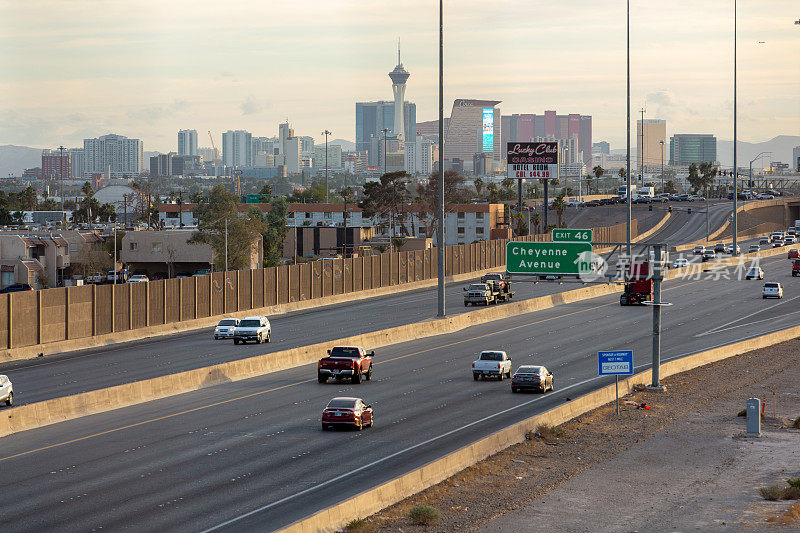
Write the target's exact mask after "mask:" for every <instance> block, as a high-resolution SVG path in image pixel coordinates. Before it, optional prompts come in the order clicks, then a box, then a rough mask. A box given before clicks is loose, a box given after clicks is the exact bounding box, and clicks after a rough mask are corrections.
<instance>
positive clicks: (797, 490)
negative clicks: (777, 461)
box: [783, 486, 800, 500]
mask: <svg viewBox="0 0 800 533" xmlns="http://www.w3.org/2000/svg"><path fill="white" fill-rule="evenodd" d="M783 499H784V500H800V487H795V486H792V487H786V488H785V489H783Z"/></svg>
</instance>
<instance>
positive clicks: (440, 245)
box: [436, 0, 445, 317]
mask: <svg viewBox="0 0 800 533" xmlns="http://www.w3.org/2000/svg"><path fill="white" fill-rule="evenodd" d="M443 4H444V0H439V202H438V203H439V205H438V206H436V207H437V209H436V210H437V211H438V212H439V228H438V229H439V232H438V233H439V237H438V239H437V241H438V242H437V249H436V251H437V257H438V272H437V291H436V293H437V302H438V308H439V312H438V316H441V317H443V316H445V307H444V172H445V169H444V5H443Z"/></svg>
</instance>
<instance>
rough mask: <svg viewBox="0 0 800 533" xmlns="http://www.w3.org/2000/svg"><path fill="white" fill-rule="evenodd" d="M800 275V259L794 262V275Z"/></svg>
mask: <svg viewBox="0 0 800 533" xmlns="http://www.w3.org/2000/svg"><path fill="white" fill-rule="evenodd" d="M796 276H800V259H795V260H794V261H793V262H792V277H796Z"/></svg>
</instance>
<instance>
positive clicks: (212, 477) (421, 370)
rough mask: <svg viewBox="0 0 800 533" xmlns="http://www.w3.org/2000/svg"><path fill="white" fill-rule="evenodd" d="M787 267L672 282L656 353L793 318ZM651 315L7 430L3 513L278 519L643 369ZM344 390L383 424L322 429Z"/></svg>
mask: <svg viewBox="0 0 800 533" xmlns="http://www.w3.org/2000/svg"><path fill="white" fill-rule="evenodd" d="M788 265H789V261H787V260H786V259H784V258H775V259H767V260H764V261H762V266H763V267H764V269H765V271H766V272H767V279H768V280H777V281H781V282H783V283H784V284H785V291H786V297H785V299H784V300H762V299H761V297H760V288H761V285H762V284H761V283H760V282H758V281H738V280H727V279H724V278H721V279H719V280H684V281H680V282H677V283H674V284H672V285H671V286H670V287H668V288H667V289H666V290H665V292H664V299H665V300H667V301H669V302H672V303H673V304H674V306H673V307H670V308H667V309H665V311H664V314H663V324H664V330H663V336H662V344H663V353H662V358H663V359H664V360H667V359H670V358H672V357H677V356H681V355H684V354H687V353H691V352H694V351H698V350H702V349H707V348H710V347H714V346H718V345H721V344H725V343H729V342H735V341H738V340H741V339H744V338H748V337H750V336H754V335H758V334H763V333H766V332H769V331H774V330H777V329H781V328H784V327H789V326H793V325H797V324H798V322H800V311H796V310H795V309H796V308H797V307H796V303H797V301H798V299H800V280H799V279H798V278H791V276H790V274H789V270H788ZM651 317H652V314H651V313H650V311H649V308H646V307H644V308H643V307H620V306H619V305H618V303H617V297H616V296H615V295H610V296H606V297H601V298H596V299H593V300H587V301H582V302H576V303H573V304H567V305H562V306H559V307H557V308H552V309H548V310H545V311H540V312H537V313H531V314H526V315H521V316H517V317H514V318H509V319H504V320H499V321H496V322H494V323H491V324H482V325H478V326H474V327H472V328H468V329H467V330H464V331H461V332H458V333H456V334H451V335H446V336H440V337H433V338H427V339H420V340H417V341H413V342H407V343H402V344H397V345H394V346H391V347H386V348H384V349H382V350H380V351H379V352H378V354H377V364H376V371H375V378H374V379H373V381H371V382H364V383H362V384H361V385H351V384H349V383H336V384H334V383H332V384H327V385H320V384H317V383H316V380H315V369H314V366H313V365H306V366H304V367H300V368H295V369H290V370H286V371H282V372H277V373H273V374H268V375H265V376H260V377H258V378H253V379H250V380H246V381H240V382H235V383H229V384H225V385H220V386H215V387H210V388H208V389H203V390H199V391H195V392H192V393H188V394H183V395H180V396H175V397H171V398H167V399H165V400H160V401H156V402H148V403H146V404H142V405H139V406H135V407H131V408H125V409H119V410H116V411H112V412H108V413H102V414H99V415H94V416H90V417H84V418H81V419H77V420H73V421H70V422H66V423H62V424H57V425H53V426H48V427H45V428H40V429H37V430H32V431H27V432H24V433H20V434H16V435H11V436H9V437H5V438H3V439H0V449H2V450H3V451H2V454H0V468H1V469H2V471H3V472H4V475H3V476H2V477H0V491H1V492H2V493H3V495H4V505H3V506H2V508H0V520H2V521H3V522H4V523H12V524H14V526H15V527H14V529H15V530H18V531H40V530H43V529H47V530H56V529H57V530H60V531H87V530H99V529H100V528H102V529H106V530H107V529H114V530H116V529H122V528H123V527H128V528H130V529H134V530H136V531H156V530H159V531H163V530H176V531H177V530H181V531H185V530H204V529H206V528H208V527H209V526H212V525H215V524H225V523H227V522H228V521H230V520H236V519H237V518H238V517H242V516H244V518H242V519H241V520H237V521H235V522H231V523H228V524H227V525H226V526H225V527H223V528H222V530H226V531H264V530H271V529H274V528H276V527H279V526H280V525H284V524H287V523H289V522H291V521H293V520H295V519H297V518H300V517H302V516H305V515H307V514H310V513H312V512H313V511H315V510H317V509H320V508H323V507H325V506H327V505H330V504H332V503H335V502H336V501H340V500H341V499H343V498H345V497H347V496H349V495H352V494H355V493H358V492H360V491H362V490H364V489H366V488H368V487H371V486H374V485H375V484H377V483H380V482H382V481H385V480H387V479H390V478H391V477H393V476H395V475H398V474H401V473H403V472H407V471H408V470H410V469H412V468H414V467H416V466H419V465H421V464H424V463H425V462H427V461H429V460H431V459H433V458H436V457H439V456H441V455H442V454H444V453H447V452H449V451H452V450H455V449H457V448H459V447H460V446H463V445H464V444H465V443H467V442H470V441H473V440H475V439H477V438H480V437H482V436H485V435H488V434H490V433H491V432H493V431H496V430H498V429H500V428H502V427H504V426H506V425H508V424H510V423H513V422H514V421H517V420H521V419H523V418H526V417H528V416H531V415H532V414H535V413H537V412H541V411H542V410H544V409H546V408H547V407H551V406H553V405H557V404H559V403H561V402H564V401H566V399H567V398H568V397H575V396H577V395H578V394H580V393H581V392H585V391H587V390H589V389H591V388H594V387H596V386H598V385H601V384H605V383H608V382H609V381H610V380H609V379H608V378H603V379H599V378H597V377H596V376H595V374H596V372H597V363H596V351H597V350H600V349H604V350H605V349H633V350H634V352H635V362H636V364H637V367H639V368H644V367H646V366H647V365H648V364H649V361H650V346H651V337H650V331H651ZM487 348H500V349H505V350H507V351H508V352H509V353H510V354H511V355H512V356H513V357H514V366H515V367H517V366H518V365H520V364H523V363H540V364H545V365H547V366H548V367H549V368H550V369H551V370H553V371H554V373H555V377H556V389H557V390H556V392H555V393H548V394H546V395H536V394H518V395H513V394H511V393H510V390H509V384H508V382H503V383H500V382H485V381H480V382H474V381H473V380H472V377H471V375H470V362H471V361H472V360H473V359H474V358H475V356H476V354H477V353H478V352H479V351H480V350H482V349H487ZM338 395H358V396H361V397H363V398H364V399H365V400H366V401H367V402H368V403H371V404H372V405H373V406H374V407H375V410H376V426H375V428H372V429H367V430H364V431H363V432H351V431H342V432H323V431H321V430H320V428H319V414H320V411H321V409H322V407H323V406H324V405H325V403H326V402H327V401H328V400H329V399H330V398H331V397H333V396H338ZM69 441H72V442H69ZM61 443H66V444H61ZM248 513H252V514H249V515H248ZM245 515H247V516H245Z"/></svg>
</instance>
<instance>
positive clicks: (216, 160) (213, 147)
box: [208, 130, 220, 165]
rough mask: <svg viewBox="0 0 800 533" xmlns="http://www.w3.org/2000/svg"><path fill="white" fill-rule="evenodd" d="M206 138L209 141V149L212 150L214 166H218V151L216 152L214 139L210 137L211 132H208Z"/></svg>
mask: <svg viewBox="0 0 800 533" xmlns="http://www.w3.org/2000/svg"><path fill="white" fill-rule="evenodd" d="M208 138H209V139H211V148H212V149H213V150H214V164H215V165H219V164H220V160H219V150H217V145H215V144H214V137H212V136H211V130H208Z"/></svg>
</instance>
